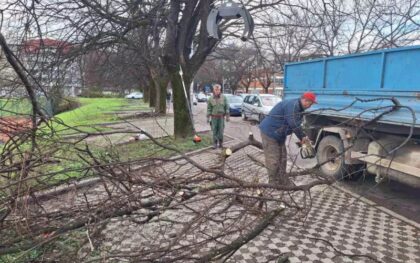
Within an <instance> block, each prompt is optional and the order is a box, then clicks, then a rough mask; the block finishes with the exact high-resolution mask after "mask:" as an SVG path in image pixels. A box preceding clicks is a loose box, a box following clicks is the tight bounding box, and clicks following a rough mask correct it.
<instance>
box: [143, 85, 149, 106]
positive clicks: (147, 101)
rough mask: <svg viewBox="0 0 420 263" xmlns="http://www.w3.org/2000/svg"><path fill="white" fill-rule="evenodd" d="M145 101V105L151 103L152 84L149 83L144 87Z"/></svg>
mask: <svg viewBox="0 0 420 263" xmlns="http://www.w3.org/2000/svg"><path fill="white" fill-rule="evenodd" d="M143 100H144V102H145V103H149V101H150V84H149V83H147V84H146V85H144V86H143Z"/></svg>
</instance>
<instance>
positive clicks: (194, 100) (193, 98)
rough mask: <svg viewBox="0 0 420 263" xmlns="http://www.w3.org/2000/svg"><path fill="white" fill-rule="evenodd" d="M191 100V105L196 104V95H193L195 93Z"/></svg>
mask: <svg viewBox="0 0 420 263" xmlns="http://www.w3.org/2000/svg"><path fill="white" fill-rule="evenodd" d="M192 102H193V105H197V97H196V96H195V94H193V95H192Z"/></svg>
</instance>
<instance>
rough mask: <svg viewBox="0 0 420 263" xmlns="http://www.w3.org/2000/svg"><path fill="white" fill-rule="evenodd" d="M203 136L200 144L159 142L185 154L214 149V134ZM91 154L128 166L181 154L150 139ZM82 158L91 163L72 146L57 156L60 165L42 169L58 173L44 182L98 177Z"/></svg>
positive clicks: (169, 139)
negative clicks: (129, 162) (210, 147)
mask: <svg viewBox="0 0 420 263" xmlns="http://www.w3.org/2000/svg"><path fill="white" fill-rule="evenodd" d="M200 136H201V139H202V141H201V142H200V143H194V142H193V137H192V136H191V137H188V138H185V139H179V140H175V139H174V138H173V137H164V138H158V139H156V140H157V141H158V142H159V143H161V144H163V145H165V146H170V147H172V148H175V149H177V150H178V151H180V152H182V153H187V152H191V151H195V150H199V149H202V148H205V147H208V146H210V145H212V136H211V134H209V133H202V134H200ZM90 150H91V151H92V153H93V154H94V155H95V157H96V158H98V159H101V160H104V161H105V160H106V162H116V161H119V162H126V161H135V160H142V159H145V158H153V157H163V158H165V157H171V156H174V155H178V153H177V152H174V151H171V150H168V149H164V148H162V147H160V146H158V145H157V144H155V143H153V142H152V141H151V140H149V139H147V140H142V141H134V142H130V143H126V144H120V145H116V146H112V147H105V148H100V147H94V146H91V147H90ZM80 155H81V156H83V157H84V158H87V159H89V157H88V156H87V155H85V154H83V153H81V152H79V151H77V150H75V149H74V148H73V147H71V146H70V145H67V146H65V147H63V148H62V149H60V151H59V152H57V153H56V156H57V158H58V159H60V160H61V161H60V163H59V164H53V165H51V166H48V168H47V167H46V166H43V167H42V171H45V170H47V171H48V173H57V174H56V175H51V176H47V177H45V178H44V182H46V183H47V184H58V183H59V182H61V181H67V180H69V179H81V178H84V177H91V176H94V173H93V171H92V170H91V169H89V167H88V166H86V163H84V162H83V161H82V160H81V159H80V158H79V156H80ZM46 168H47V169H46ZM61 171H65V172H61Z"/></svg>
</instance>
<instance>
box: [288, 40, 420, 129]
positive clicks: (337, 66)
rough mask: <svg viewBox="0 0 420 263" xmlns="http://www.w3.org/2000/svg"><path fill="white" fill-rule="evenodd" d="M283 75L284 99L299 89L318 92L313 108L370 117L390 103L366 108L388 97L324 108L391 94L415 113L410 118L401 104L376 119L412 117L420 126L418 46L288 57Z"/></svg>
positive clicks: (399, 121)
mask: <svg viewBox="0 0 420 263" xmlns="http://www.w3.org/2000/svg"><path fill="white" fill-rule="evenodd" d="M284 80H285V91H284V95H285V99H290V98H296V97H299V96H300V95H301V94H302V93H303V92H304V91H313V92H315V93H316V94H317V98H318V104H317V105H314V106H313V107H312V108H311V109H310V111H311V112H312V113H313V114H317V115H324V116H329V117H340V118H354V117H357V118H358V119H362V120H370V119H372V118H373V117H375V116H377V115H378V114H380V113H381V112H382V111H384V110H387V109H389V108H386V109H382V110H378V111H366V110H369V109H372V108H377V107H384V106H388V105H389V106H391V105H393V103H392V102H391V101H374V102H369V103H362V102H357V103H355V104H354V105H353V106H352V107H349V108H347V109H345V110H342V111H334V110H329V109H327V108H330V109H340V108H343V107H346V106H348V105H350V104H351V103H352V102H353V101H354V100H355V98H356V97H357V98H361V99H374V98H382V97H388V98H391V97H395V98H396V99H397V100H398V101H399V102H400V104H401V105H403V106H408V107H410V108H411V109H413V110H414V112H415V114H416V116H417V117H416V118H417V119H415V120H413V117H412V114H411V113H410V111H409V110H408V109H405V108H401V109H399V110H398V111H395V112H392V113H390V114H387V115H385V116H384V117H383V118H381V120H380V122H382V123H386V124H392V125H400V126H401V125H403V126H411V125H412V124H413V122H414V123H415V126H416V128H419V127H420V120H419V119H418V118H419V117H418V116H420V46H411V47H404V48H395V49H386V50H378V51H373V52H367V53H361V54H352V55H346V56H337V57H329V58H321V59H314V60H309V61H304V62H297V63H289V64H286V66H285V78H284ZM324 109H325V110H324ZM365 111H366V112H365ZM359 115H360V116H359Z"/></svg>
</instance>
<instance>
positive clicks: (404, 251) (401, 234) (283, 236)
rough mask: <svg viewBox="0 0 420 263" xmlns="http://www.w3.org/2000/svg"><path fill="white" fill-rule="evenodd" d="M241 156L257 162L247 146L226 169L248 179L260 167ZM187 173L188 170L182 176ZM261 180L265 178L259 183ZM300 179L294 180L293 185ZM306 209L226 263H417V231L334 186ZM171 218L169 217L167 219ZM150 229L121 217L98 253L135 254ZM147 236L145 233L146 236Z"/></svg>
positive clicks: (209, 155) (320, 191)
mask: <svg viewBox="0 0 420 263" xmlns="http://www.w3.org/2000/svg"><path fill="white" fill-rule="evenodd" d="M247 154H254V155H256V156H257V157H258V158H262V154H261V153H260V152H259V151H258V150H256V149H255V148H253V147H247V148H245V150H243V151H240V152H239V153H237V154H235V156H234V158H232V160H231V162H230V163H229V167H230V169H232V170H234V171H236V172H237V173H239V174H243V175H244V176H246V175H248V176H252V174H253V173H255V171H256V170H258V171H259V172H261V167H259V166H258V165H256V164H253V163H252V162H251V161H250V160H249V159H248V158H247V157H246V155H247ZM196 157H197V158H198V159H199V160H202V161H203V163H204V164H205V163H206V162H207V164H209V162H210V161H209V160H212V159H214V158H215V154H214V151H210V152H204V153H200V154H199V155H198V156H196ZM185 171H187V172H188V171H189V172H193V171H194V169H191V170H188V168H186V170H185V169H184V171H182V172H185ZM264 180H265V179H264ZM304 180H306V178H305V176H303V177H300V178H296V181H295V183H297V184H299V183H300V182H301V181H304ZM312 202H313V203H312V209H311V211H310V212H309V214H308V215H307V217H306V218H305V220H303V221H302V220H301V221H296V220H295V219H294V218H293V219H291V220H284V219H282V218H279V219H278V220H277V221H276V222H275V223H274V224H273V225H270V226H269V227H268V228H267V229H266V230H265V231H264V232H263V233H262V234H260V235H259V236H258V237H257V238H255V239H254V240H252V241H251V242H249V243H248V244H246V245H245V246H243V247H242V248H241V249H239V250H238V251H237V252H236V253H235V254H234V255H233V256H232V257H231V258H230V261H229V262H246V263H248V262H249V263H251V262H252V263H253V262H277V259H278V258H279V256H281V255H287V256H289V261H290V262H292V263H293V262H375V261H372V260H371V259H369V258H367V257H357V256H346V254H348V255H371V256H372V257H374V258H376V259H378V260H380V262H386V263H388V262H391V263H392V262H408V263H417V262H420V240H419V229H418V227H417V226H415V225H412V224H409V223H406V222H405V221H402V220H400V219H398V218H397V217H394V216H392V215H390V214H388V213H385V212H383V211H382V210H380V209H378V208H376V207H375V206H372V205H370V204H367V203H364V202H362V201H361V200H356V199H355V197H353V196H351V195H348V194H346V193H344V192H342V191H340V190H338V189H337V188H335V187H331V186H320V187H316V188H314V189H313V191H312ZM173 216H175V215H173ZM150 231H153V230H152V229H144V228H139V227H138V225H136V224H134V223H132V222H130V220H127V219H124V218H119V219H118V218H115V219H113V220H111V222H110V223H108V225H107V227H106V228H105V229H104V230H103V232H102V234H103V235H104V237H105V239H104V240H105V242H104V244H103V248H106V250H107V251H112V252H114V253H118V252H135V251H139V250H140V249H141V248H142V242H141V240H142V239H143V238H144V236H145V235H148V233H149V232H150ZM149 234H150V233H149Z"/></svg>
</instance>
